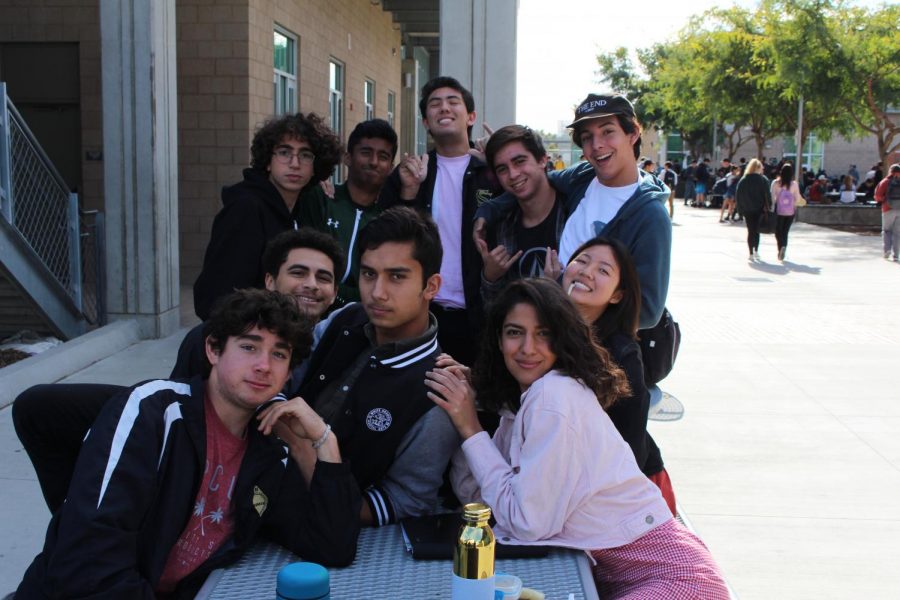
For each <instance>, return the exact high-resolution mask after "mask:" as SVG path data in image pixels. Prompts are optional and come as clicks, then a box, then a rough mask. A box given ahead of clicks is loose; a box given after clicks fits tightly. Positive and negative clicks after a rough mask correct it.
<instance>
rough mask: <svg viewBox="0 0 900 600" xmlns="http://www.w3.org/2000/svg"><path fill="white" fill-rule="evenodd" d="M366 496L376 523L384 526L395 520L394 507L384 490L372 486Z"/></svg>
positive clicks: (378, 525)
mask: <svg viewBox="0 0 900 600" xmlns="http://www.w3.org/2000/svg"><path fill="white" fill-rule="evenodd" d="M364 498H365V500H366V504H368V505H369V510H370V511H371V513H372V516H374V517H375V525H376V526H377V527H383V526H385V525H390V524H391V523H393V522H395V520H396V518H395V515H394V507H393V506H392V505H391V501H390V498H388V497H387V495H385V493H384V491H383V490H381V489H379V488H378V487H376V486H372V487H370V488H369V489H367V490H366V493H365V496H364Z"/></svg>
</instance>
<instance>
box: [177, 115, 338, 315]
mask: <svg viewBox="0 0 900 600" xmlns="http://www.w3.org/2000/svg"><path fill="white" fill-rule="evenodd" d="M250 154H251V162H250V168H248V169H244V179H243V181H240V182H238V183H236V184H234V185H231V186H226V187H224V188H222V209H221V210H220V211H219V213H218V214H217V215H216V217H215V219H214V220H213V225H212V231H211V232H210V238H209V244H208V245H207V247H206V254H205V256H204V257H203V269H202V270H201V272H200V275H199V276H198V277H197V281H196V282H195V283H194V312H196V313H197V316H198V317H200V318H201V319H202V320H204V321H205V320H206V319H208V318H209V313H210V310H211V308H212V306H213V303H214V302H215V300H216V298H218V297H220V296H223V295H225V294H228V293H230V292H232V291H233V290H235V289H242V288H249V287H253V288H262V287H264V277H265V269H263V265H262V254H263V249H264V248H265V247H266V243H267V242H268V241H269V240H270V239H272V238H273V237H275V236H276V235H277V234H279V233H281V232H282V231H287V230H289V229H297V228H298V227H299V226H300V217H299V214H300V210H299V208H300V207H299V204H300V203H299V202H298V199H299V197H300V193H301V192H302V191H303V190H304V189H305V188H308V187H309V186H314V185H318V184H319V182H320V181H324V180H326V179H328V178H329V177H330V176H331V173H332V171H333V170H334V167H335V165H337V164H338V162H340V160H341V142H340V140H339V139H338V138H337V136H336V135H335V134H334V132H333V131H331V129H329V128H328V126H327V125H326V124H325V121H324V120H323V119H322V118H321V117H319V116H318V115H316V114H314V113H309V114H307V115H304V114H302V113H297V114H289V115H284V116H282V117H278V118H273V119H270V120H269V121H267V122H266V123H264V124H263V126H262V127H260V129H259V130H257V132H256V135H254V136H253V142H252V144H251V146H250Z"/></svg>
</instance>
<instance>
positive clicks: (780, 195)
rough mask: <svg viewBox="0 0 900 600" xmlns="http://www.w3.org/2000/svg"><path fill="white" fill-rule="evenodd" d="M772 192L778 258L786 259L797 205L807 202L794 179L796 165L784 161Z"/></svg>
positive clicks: (773, 183) (773, 184)
mask: <svg viewBox="0 0 900 600" xmlns="http://www.w3.org/2000/svg"><path fill="white" fill-rule="evenodd" d="M771 194H772V198H773V199H774V200H775V240H776V241H777V242H778V260H784V255H785V253H786V252H787V242H788V232H789V231H790V230H791V224H792V223H793V222H794V213H795V212H796V207H797V206H803V205H804V204H806V201H805V200H804V199H803V196H802V195H801V194H800V186H799V185H797V182H796V181H795V180H794V167H792V166H791V163H784V165H783V166H782V167H781V174H780V175H779V176H778V179H776V180H775V181H773V182H772V189H771Z"/></svg>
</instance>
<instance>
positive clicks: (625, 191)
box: [559, 177, 640, 266]
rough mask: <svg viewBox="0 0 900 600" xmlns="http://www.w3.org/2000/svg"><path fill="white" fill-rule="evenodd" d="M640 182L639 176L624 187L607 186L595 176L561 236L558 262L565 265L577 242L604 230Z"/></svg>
mask: <svg viewBox="0 0 900 600" xmlns="http://www.w3.org/2000/svg"><path fill="white" fill-rule="evenodd" d="M639 182H640V178H638V180H637V181H635V182H634V183H632V184H629V185H626V186H623V187H607V186H605V185H603V184H602V183H600V180H599V179H597V178H596V177H595V178H594V179H593V180H591V183H590V185H588V187H587V190H585V192H584V198H582V199H581V202H579V203H578V208H576V209H575V212H573V213H572V214H571V215H569V219H568V220H567V221H566V225H565V227H564V228H563V232H562V237H561V238H560V240H559V262H560V263H562V265H563V266H565V265H566V263H568V262H569V259H570V258H571V257H572V253H573V252H575V250H576V249H577V248H578V246H580V245H582V244H583V243H585V242H586V241H588V240H589V239H591V238H593V237H596V236H598V235H600V234H601V233H603V230H604V229H605V228H606V225H607V224H608V223H609V222H610V221H612V219H613V217H615V216H616V213H618V212H619V210H620V209H621V208H622V206H624V204H625V202H626V201H627V200H628V199H629V198H631V196H632V194H634V192H635V191H636V190H637V188H638V183H639Z"/></svg>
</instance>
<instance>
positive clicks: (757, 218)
mask: <svg viewBox="0 0 900 600" xmlns="http://www.w3.org/2000/svg"><path fill="white" fill-rule="evenodd" d="M762 218H763V213H762V211H761V210H758V211H753V212H746V213H744V221H745V222H746V223H747V247H748V248H749V249H750V254H753V252H754V251H756V250H759V228H760V224H761V223H762Z"/></svg>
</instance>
